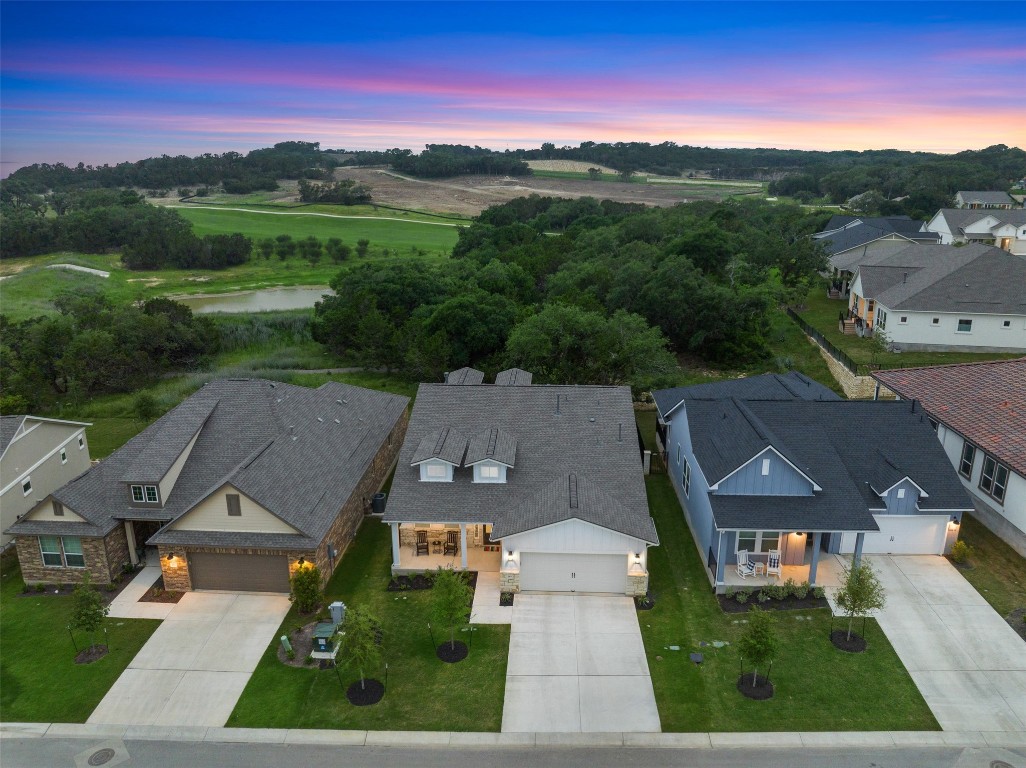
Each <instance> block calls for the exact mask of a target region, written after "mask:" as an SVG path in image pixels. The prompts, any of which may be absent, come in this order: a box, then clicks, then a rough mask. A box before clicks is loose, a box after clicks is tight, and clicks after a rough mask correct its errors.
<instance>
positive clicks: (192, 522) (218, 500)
mask: <svg viewBox="0 0 1026 768" xmlns="http://www.w3.org/2000/svg"><path fill="white" fill-rule="evenodd" d="M230 493H235V494H238V496H239V508H240V510H241V512H242V514H241V515H237V516H230V515H229V514H228V500H227V498H226V497H227V496H228V494H230ZM170 528H171V529H173V530H176V531H239V532H242V531H245V532H249V533H298V532H297V531H296V529H295V528H293V527H292V526H291V525H288V524H287V523H286V522H284V521H283V520H281V519H280V518H278V517H275V516H274V515H272V514H271V513H270V512H268V511H267V510H266V509H264V508H263V507H261V506H260V505H259V504H257V503H256V502H255V501H253V500H252V499H250V498H249V497H248V496H246V495H245V494H243V493H240V492H239V490H238V489H237V488H235V487H234V486H232V485H231V484H227V485H224V486H222V487H221V488H219V489H218V490H217V491H215V492H214V493H212V494H211V495H210V496H209V497H207V498H206V499H204V500H203V501H201V502H200V503H199V504H197V505H196V506H195V507H194V508H193V510H192V511H191V512H189V513H187V514H186V515H184V516H183V517H181V518H180V519H178V520H176V521H175V522H174V523H172V524H171V526H170Z"/></svg>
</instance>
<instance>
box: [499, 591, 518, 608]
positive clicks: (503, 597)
mask: <svg viewBox="0 0 1026 768" xmlns="http://www.w3.org/2000/svg"><path fill="white" fill-rule="evenodd" d="M515 597H516V593H514V592H500V593H499V605H501V606H503V607H506V608H509V607H510V606H511V605H513V599H514V598H515Z"/></svg>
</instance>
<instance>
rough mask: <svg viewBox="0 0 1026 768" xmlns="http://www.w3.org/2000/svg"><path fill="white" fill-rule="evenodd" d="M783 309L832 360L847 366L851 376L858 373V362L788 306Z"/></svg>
mask: <svg viewBox="0 0 1026 768" xmlns="http://www.w3.org/2000/svg"><path fill="white" fill-rule="evenodd" d="M785 311H786V312H787V316H788V317H790V318H791V319H792V320H794V321H795V322H796V323H797V324H798V327H799V328H801V329H802V331H803V332H804V333H805V335H806V336H808V337H809V338H810V339H813V340H814V341H815V342H816V343H817V344H819V345H820V346H821V347H823V349H825V350H826V351H827V352H828V353H829V354H830V356H831V357H832V358H834V360H836V361H837V362H838V363H840V364H841V365H843V366H844V367H845V368H847V369H848V371H849V372H850V373H851V375H852V376H858V375H859V365H858V363H856V362H855V361H854V360H852V359H851V358H850V357H848V355H846V354H845V353H844V352H842V351H841V350H840V349H838V348H837V347H836V346H835V345H834V344H833V342H831V341H830V340H829V339H827V338H826V336H824V335H823V334H822V333H820V332H819V331H817V330H816V329H815V328H813V327H812V326H811V325H809V324H808V323H807V322H805V321H804V320H802V318H801V316H800V315H799V314H798V313H797V312H795V311H794V310H793V309H791V308H790V307H788V308H787V309H786V310H785Z"/></svg>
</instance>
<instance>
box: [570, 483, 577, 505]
mask: <svg viewBox="0 0 1026 768" xmlns="http://www.w3.org/2000/svg"><path fill="white" fill-rule="evenodd" d="M569 480H570V482H569V491H570V509H577V475H574V474H571V475H570V478H569Z"/></svg>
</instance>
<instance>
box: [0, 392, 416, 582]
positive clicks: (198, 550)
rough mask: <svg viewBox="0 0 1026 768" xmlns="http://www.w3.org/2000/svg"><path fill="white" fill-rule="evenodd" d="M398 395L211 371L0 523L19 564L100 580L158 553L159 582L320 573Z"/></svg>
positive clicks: (39, 572)
mask: <svg viewBox="0 0 1026 768" xmlns="http://www.w3.org/2000/svg"><path fill="white" fill-rule="evenodd" d="M408 402H409V400H408V398H405V397H399V396H397V395H391V394H387V393H383V392H374V391H371V390H367V389H361V388H359V387H353V386H349V385H346V384H339V383H336V382H329V383H327V384H324V385H323V386H321V387H319V388H318V389H308V388H306V387H297V386H293V385H290V384H282V383H279V382H273V381H264V380H260V379H230V380H221V381H214V382H211V383H209V384H207V385H205V386H204V387H203V388H201V389H200V390H199V391H198V392H196V393H195V394H193V395H192V396H191V397H189V398H187V399H186V400H185V401H184V402H182V403H181V404H180V405H179V406H178V407H176V408H174V409H173V410H171V411H169V412H168V413H167V414H165V415H164V416H162V417H161V418H160V419H158V420H157V421H155V422H154V423H153V424H151V425H150V426H149V427H148V428H147V429H145V430H144V431H143V432H142V433H140V434H139V435H138V436H136V437H135V438H133V439H132V440H130V441H129V442H128V443H126V444H125V445H124V446H123V447H122V448H121V449H119V450H118V451H115V452H114V453H113V454H111V456H110V457H108V458H107V459H105V460H104V461H102V462H100V463H99V464H98V465H97V466H95V467H93V468H92V469H90V470H89V471H88V472H85V473H84V474H82V475H81V476H79V477H78V478H76V479H74V480H72V481H71V482H70V483H67V484H66V485H64V486H62V487H60V488H58V489H56V490H54V491H53V492H52V493H50V494H48V495H47V496H46V497H45V498H42V499H40V500H38V502H37V503H36V504H35V506H33V508H32V509H31V510H29V511H28V512H27V513H26V514H25V515H23V516H22V518H21V519H20V520H19V521H18V522H16V523H15V524H14V525H12V526H11V527H9V528H8V529H7V533H8V534H10V535H13V536H15V537H16V542H17V548H18V559H19V561H20V562H21V569H22V575H23V576H24V578H25V581H26V583H39V582H77V581H81V580H82V578H83V575H84V574H85V573H86V572H87V571H88V572H89V573H90V574H91V576H92V580H93V582H95V583H99V584H103V583H109V582H111V581H112V580H113V579H114V578H115V577H117V576H118V574H120V573H121V572H122V570H124V569H127V568H129V567H131V566H132V565H135V564H138V563H139V562H140V560H142V559H143V558H145V559H146V560H147V561H150V560H151V557H152V558H156V557H157V556H158V555H159V562H160V566H161V569H162V571H163V575H164V585H165V586H166V587H167V588H168V589H175V590H190V589H225V590H245V591H251V592H287V591H288V590H289V578H290V575H291V573H292V572H294V571H295V569H296V568H300V567H303V566H304V565H305V564H306V563H313V564H315V565H316V566H317V567H318V568H320V570H321V573H322V575H323V577H324V579H325V581H326V580H327V578H328V576H330V575H331V572H332V571H333V570H334V567H335V564H336V563H337V562H338V557H339V555H340V554H341V553H342V552H343V550H345V548H346V546H347V545H348V544H349V542H350V541H351V540H352V537H353V535H354V534H355V532H356V529H357V528H358V526H359V525H360V522H361V520H362V519H363V515H364V513H365V512H367V511H368V510H369V507H370V499H371V497H372V496H373V494H374V493H375V492H376V491H378V489H379V488H380V487H381V485H382V484H383V483H384V481H385V479H386V478H387V476H388V472H389V470H390V468H391V466H392V464H393V462H394V461H395V456H396V454H397V453H398V450H399V445H400V444H401V442H402V437H403V434H404V430H405V427H406V407H407V405H408ZM154 547H155V550H152V551H151V553H150V554H145V553H144V549H145V548H154Z"/></svg>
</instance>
